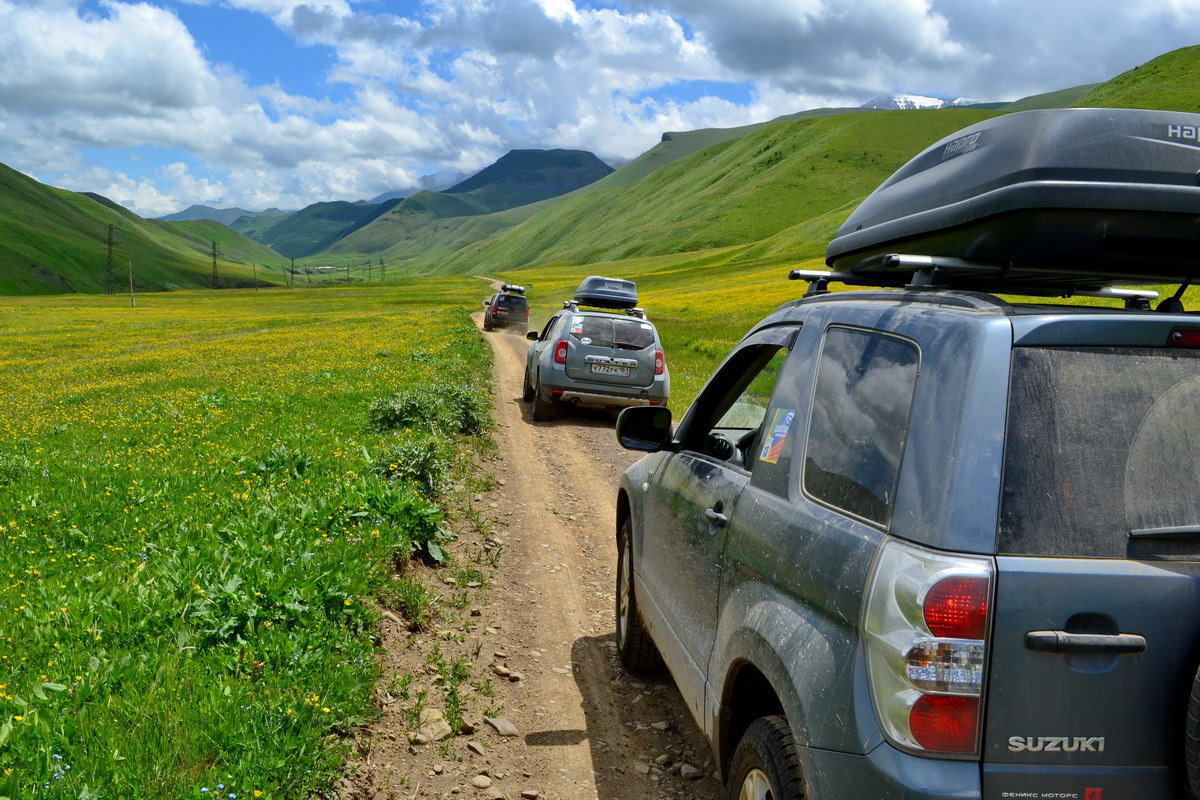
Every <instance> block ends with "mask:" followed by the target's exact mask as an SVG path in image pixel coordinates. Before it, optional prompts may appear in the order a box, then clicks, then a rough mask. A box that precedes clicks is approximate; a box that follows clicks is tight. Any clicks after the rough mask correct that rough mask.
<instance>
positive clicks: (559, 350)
mask: <svg viewBox="0 0 1200 800" xmlns="http://www.w3.org/2000/svg"><path fill="white" fill-rule="evenodd" d="M567 348H568V345H567V340H566V339H560V340H559V342H558V344H556V345H555V346H554V363H555V364H565V363H567Z"/></svg>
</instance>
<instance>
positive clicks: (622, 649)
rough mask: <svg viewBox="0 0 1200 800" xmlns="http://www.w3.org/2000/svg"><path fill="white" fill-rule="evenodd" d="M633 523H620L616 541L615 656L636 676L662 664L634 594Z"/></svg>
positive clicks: (660, 668)
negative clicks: (643, 622) (639, 611)
mask: <svg viewBox="0 0 1200 800" xmlns="http://www.w3.org/2000/svg"><path fill="white" fill-rule="evenodd" d="M632 540H633V524H632V523H631V522H630V520H629V519H628V518H626V519H625V521H624V522H622V523H621V531H620V533H619V535H618V541H617V592H616V594H617V598H616V600H617V655H619V656H620V657H621V663H622V664H623V665H624V666H625V669H627V670H629V671H630V672H633V673H635V674H638V675H650V674H653V673H656V672H660V671H661V670H662V667H663V662H662V657H661V656H660V655H659V654H658V648H657V647H655V646H654V641H653V640H652V639H651V638H650V633H649V631H647V630H646V626H645V625H643V624H642V616H641V614H640V613H638V607H637V598H636V597H635V596H634V594H633V541H632Z"/></svg>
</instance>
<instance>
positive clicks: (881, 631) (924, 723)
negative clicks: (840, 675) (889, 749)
mask: <svg viewBox="0 0 1200 800" xmlns="http://www.w3.org/2000/svg"><path fill="white" fill-rule="evenodd" d="M993 572H994V569H993V566H992V562H991V560H990V559H987V558H979V557H976V556H965V555H957V554H948V553H940V552H937V551H934V550H926V549H924V548H919V547H915V546H913V545H910V544H905V543H901V542H899V541H897V540H893V541H890V542H888V543H887V544H886V545H885V546H884V547H883V549H882V550H881V551H880V555H879V558H878V560H877V561H876V563H875V569H874V572H873V574H872V578H871V585H870V589H869V594H868V597H867V607H866V613H865V615H864V618H863V634H864V641H865V642H866V645H867V674H868V679H869V685H870V688H871V699H872V701H873V703H874V705H875V713H876V717H877V718H878V720H879V724H880V728H881V729H882V730H883V732H884V735H885V736H886V737H887V738H888V740H889V741H890V742H891V743H892V744H894V745H896V746H897V747H900V748H902V749H905V750H910V751H916V752H919V753H922V754H927V755H931V756H952V757H953V756H958V757H964V756H977V755H978V754H979V738H980V720H981V716H982V715H981V707H982V697H983V690H984V685H985V684H984V682H985V677H986V676H985V666H986V664H987V655H988V637H989V631H990V609H991V604H990V603H991V592H992V576H993Z"/></svg>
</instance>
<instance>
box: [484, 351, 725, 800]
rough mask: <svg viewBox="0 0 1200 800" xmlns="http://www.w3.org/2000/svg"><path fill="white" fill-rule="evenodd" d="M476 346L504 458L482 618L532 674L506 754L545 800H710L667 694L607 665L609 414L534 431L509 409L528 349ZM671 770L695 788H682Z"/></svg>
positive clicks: (698, 741)
mask: <svg viewBox="0 0 1200 800" xmlns="http://www.w3.org/2000/svg"><path fill="white" fill-rule="evenodd" d="M488 338H489V341H490V342H491V343H492V347H493V350H494V352H495V362H496V366H495V380H496V397H495V408H496V418H497V420H498V422H499V424H500V426H501V427H500V429H499V431H498V432H497V436H496V438H497V441H498V443H499V444H500V448H501V452H502V453H503V454H504V458H503V465H502V466H501V468H500V469H499V470H498V477H499V478H500V479H501V480H503V481H504V483H503V485H502V486H501V487H500V490H499V492H498V494H499V495H500V497H501V498H502V503H503V505H504V507H505V510H506V511H508V512H511V514H510V515H507V516H505V515H501V517H500V519H501V520H502V521H503V522H504V523H505V532H504V533H502V534H501V535H502V536H506V537H507V539H506V547H507V550H508V553H507V555H506V557H505V562H506V572H507V575H506V576H505V579H504V580H498V581H497V585H496V588H495V590H494V591H493V595H492V599H493V603H492V611H493V613H494V614H495V616H496V618H497V619H498V620H500V621H501V622H502V623H503V628H502V630H503V631H504V632H505V634H506V638H507V640H508V641H507V642H506V646H507V647H508V649H509V651H510V652H511V657H510V658H509V659H508V661H507V665H508V666H509V667H511V668H513V669H517V670H521V671H524V673H525V674H526V675H536V676H537V681H536V683H531V685H530V686H528V687H526V688H525V690H524V691H523V692H522V693H520V694H519V695H516V696H513V697H511V699H510V700H507V701H506V708H508V711H507V712H506V713H507V716H508V718H509V719H511V720H512V721H513V722H514V723H515V724H516V725H517V727H518V728H519V729H521V730H522V732H523V733H524V734H525V735H524V739H523V741H519V742H514V745H515V746H514V748H513V749H514V751H516V752H513V755H514V756H518V757H519V758H520V761H521V763H522V768H523V769H524V770H527V771H529V772H530V773H531V774H532V775H538V776H539V777H540V787H541V789H542V792H543V794H544V795H545V796H547V797H562V798H601V799H602V800H635V798H649V797H669V796H672V795H676V796H681V797H690V798H710V797H711V798H716V797H719V796H721V790H720V787H719V784H718V783H717V781H716V780H714V779H713V778H712V777H711V773H712V772H713V769H714V766H713V764H712V763H711V760H710V757H709V751H708V748H707V746H706V745H705V744H704V741H703V739H702V738H701V736H700V733H699V731H698V730H697V729H696V726H695V724H694V723H693V721H692V719H691V717H690V716H689V715H688V712H687V709H686V708H685V707H684V705H683V701H682V700H681V698H680V697H679V694H678V692H677V691H676V689H675V686H674V684H673V683H672V682H671V681H670V679H669V678H665V679H663V680H660V681H639V680H635V679H631V678H629V677H628V676H626V675H624V674H623V673H622V672H621V670H620V668H619V666H618V663H617V659H616V655H615V644H614V638H613V584H614V581H615V575H614V570H615V565H616V545H615V540H614V519H615V516H616V490H617V481H618V479H619V477H620V474H621V472H622V471H624V469H625V468H626V467H627V466H628V465H629V464H631V463H633V462H634V461H635V460H636V458H637V456H636V454H634V453H631V452H629V451H626V450H623V449H622V448H621V447H620V446H619V445H618V444H617V442H616V439H615V437H614V436H613V430H612V427H613V417H612V415H611V414H607V413H601V412H590V411H585V410H575V409H569V408H564V409H560V410H559V413H558V414H557V415H556V416H555V419H554V420H552V421H551V422H548V423H534V422H533V421H532V419H531V418H530V407H529V405H528V404H527V403H522V402H521V400H520V396H521V381H522V377H523V374H524V366H525V352H526V349H527V346H528V342H527V341H526V340H525V339H523V338H520V337H519V336H515V335H508V334H503V333H498V332H497V333H492V334H489V335H488ZM532 652H538V653H539V654H540V655H538V656H536V657H535V656H532V655H530V654H531V653H532ZM656 760H657V761H658V762H660V763H656ZM684 764H687V765H688V766H689V767H692V768H695V769H696V770H698V772H699V776H700V777H697V778H690V779H685V778H682V777H681V776H680V770H681V768H682V767H683V765H684ZM683 771H684V772H685V773H686V774H693V773H692V771H691V770H690V769H687V770H683Z"/></svg>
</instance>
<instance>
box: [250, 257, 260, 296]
mask: <svg viewBox="0 0 1200 800" xmlns="http://www.w3.org/2000/svg"><path fill="white" fill-rule="evenodd" d="M250 268H251V269H253V270H254V291H256V292H257V291H258V264H257V263H256V262H254V261H251V262H250Z"/></svg>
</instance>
